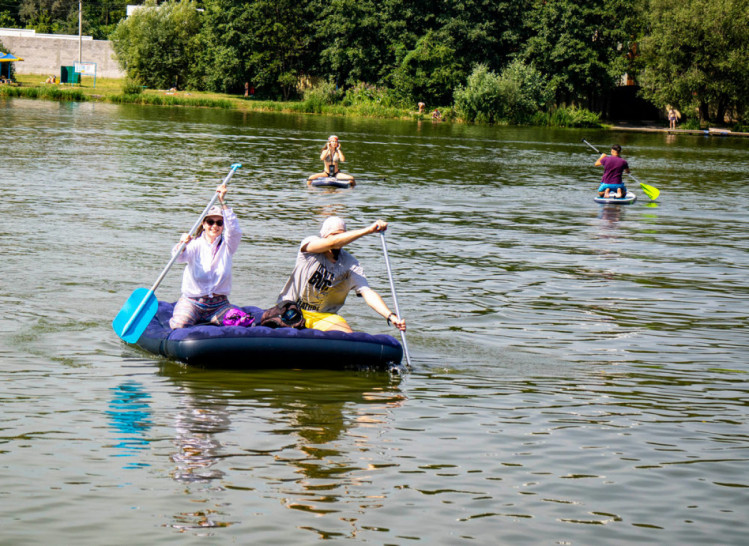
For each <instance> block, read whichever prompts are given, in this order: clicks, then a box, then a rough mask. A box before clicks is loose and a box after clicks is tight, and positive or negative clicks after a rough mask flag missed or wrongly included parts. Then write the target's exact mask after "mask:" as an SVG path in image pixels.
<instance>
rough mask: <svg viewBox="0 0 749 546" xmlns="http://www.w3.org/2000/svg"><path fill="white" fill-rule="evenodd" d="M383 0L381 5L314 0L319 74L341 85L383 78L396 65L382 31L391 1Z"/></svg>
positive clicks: (357, 0) (367, 0)
mask: <svg viewBox="0 0 749 546" xmlns="http://www.w3.org/2000/svg"><path fill="white" fill-rule="evenodd" d="M384 3H385V4H386V5H385V6H383V7H382V8H381V7H380V5H379V3H378V2H377V1H376V0H314V1H313V2H312V4H311V10H312V11H311V15H312V17H313V20H314V23H313V25H314V27H313V28H315V29H317V30H316V33H315V34H316V41H317V44H318V46H317V47H318V51H319V53H317V55H318V57H319V58H318V61H317V63H316V70H315V73H316V74H317V75H319V76H320V77H322V78H324V79H327V80H332V81H333V82H334V83H336V84H337V85H339V86H346V85H354V84H356V83H357V82H360V81H362V82H367V83H378V82H380V81H381V79H382V77H383V76H384V75H385V74H386V73H387V72H388V71H389V69H391V68H392V66H393V55H392V52H389V51H388V50H389V43H388V39H387V38H386V37H385V36H384V34H383V30H384V29H385V26H386V25H385V22H386V20H387V15H388V12H389V10H390V9H392V2H384ZM391 30H392V29H391ZM386 67H387V68H386Z"/></svg>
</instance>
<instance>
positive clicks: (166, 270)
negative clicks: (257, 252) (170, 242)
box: [151, 163, 242, 293]
mask: <svg viewBox="0 0 749 546" xmlns="http://www.w3.org/2000/svg"><path fill="white" fill-rule="evenodd" d="M241 168H242V164H241V163H234V164H233V165H232V166H231V170H230V171H229V174H227V175H226V178H224V181H223V182H222V184H223V185H226V184H228V183H229V180H231V177H232V176H234V173H235V172H236V171H237V169H241ZM216 199H218V194H217V193H214V194H213V198H212V199H211V200H210V201H209V203H208V205H206V207H205V208H204V209H203V212H201V213H200V217H199V218H198V219H197V221H196V222H195V224H193V226H192V228H191V229H190V231H189V233H190V236H191V237H192V235H193V234H194V233H195V232H196V231H197V230H198V227H200V224H202V223H203V218H205V215H206V214H208V211H209V210H211V207H212V206H213V204H214V203H215V202H216ZM186 246H187V243H182V244H180V245H179V248H178V249H177V252H175V254H174V256H172V259H171V260H169V263H168V264H166V267H165V268H164V270H163V271H162V272H161V275H159V278H158V279H156V282H155V283H153V286H152V287H151V292H152V293H153V292H156V289H157V288H158V287H159V285H160V284H161V281H163V280H164V277H166V274H167V273H169V270H170V269H171V268H172V266H173V265H174V262H176V261H177V258H179V255H180V254H182V251H183V250H184V249H185V247H186Z"/></svg>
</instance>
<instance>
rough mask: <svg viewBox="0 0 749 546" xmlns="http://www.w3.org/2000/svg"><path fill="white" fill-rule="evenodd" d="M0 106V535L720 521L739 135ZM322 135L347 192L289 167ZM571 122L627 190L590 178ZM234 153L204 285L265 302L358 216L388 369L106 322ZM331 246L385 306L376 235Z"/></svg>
mask: <svg viewBox="0 0 749 546" xmlns="http://www.w3.org/2000/svg"><path fill="white" fill-rule="evenodd" d="M0 113H1V115H2V120H3V131H4V135H3V136H4V138H3V144H4V146H3V160H2V167H1V168H0V182H2V190H1V191H2V201H0V210H2V217H3V222H2V224H1V225H0V243H1V245H2V247H1V248H2V262H1V263H2V265H1V266H0V273H1V275H0V278H1V279H2V281H1V282H2V291H1V293H0V312H1V313H2V318H0V356H1V357H2V359H1V362H2V367H1V369H0V378H1V380H2V383H1V384H0V400H2V409H3V415H2V418H0V514H1V515H2V521H3V526H2V530H0V543H3V544H14V545H17V544H48V543H52V542H55V543H59V542H61V541H63V542H71V543H72V542H75V543H77V544H97V545H98V544H124V543H130V544H169V543H180V544H184V543H205V541H206V540H209V541H210V543H217V544H218V543H238V544H247V543H256V544H284V545H286V544H313V543H318V542H320V541H323V540H332V541H333V542H334V543H359V542H362V543H370V544H414V543H421V544H456V543H466V544H469V543H470V544H585V545H588V544H625V543H631V544H644V543H650V544H737V545H738V544H745V543H746V540H747V533H748V532H749V526H748V525H747V516H748V515H749V426H748V421H749V388H748V386H747V373H748V372H749V363H748V361H749V358H748V357H749V336H748V335H747V326H748V325H749V283H748V282H747V279H748V278H749V277H748V275H747V269H748V267H749V253H748V252H747V251H748V250H749V242H748V241H749V221H748V220H747V218H748V216H749V215H748V212H749V207H748V205H747V203H748V201H747V199H746V186H747V184H748V183H749V140H746V139H739V138H720V137H699V136H682V135H679V136H667V135H663V134H638V133H615V132H609V131H590V130H589V131H575V130H548V129H535V128H506V127H476V126H463V125H448V124H436V125H433V124H432V123H431V122H429V123H422V124H420V123H416V122H397V121H373V120H350V119H343V118H327V117H319V116H296V115H276V114H273V115H272V114H255V113H250V114H245V113H239V112H231V111H228V112H227V111H218V110H209V109H179V108H173V109H166V108H157V107H137V106H117V105H109V104H77V103H56V102H45V101H28V100H20V99H12V100H2V99H0ZM331 133H335V134H337V135H338V136H339V137H340V139H341V147H342V149H343V151H344V152H345V154H346V158H347V160H348V162H347V163H345V164H343V170H344V171H345V172H350V173H352V174H354V175H356V176H357V177H359V180H360V181H359V184H358V185H357V187H356V188H355V189H353V190H345V191H344V190H336V191H329V190H319V189H309V188H308V187H307V186H306V184H305V182H304V179H305V178H306V176H307V175H309V174H310V173H313V172H317V171H319V170H320V168H321V163H320V161H319V151H320V148H321V147H322V145H323V144H324V142H325V139H326V138H327V136H328V135H329V134H331ZM583 137H585V138H587V139H588V140H589V141H590V142H592V143H594V144H596V145H597V146H599V147H600V148H601V149H608V147H609V146H610V145H611V144H612V143H613V142H618V143H620V144H621V145H622V146H623V148H624V151H623V154H624V156H625V157H626V158H627V159H628V160H629V161H630V165H631V167H632V170H633V174H635V175H636V176H637V178H638V179H639V180H640V181H642V182H645V183H647V184H650V185H652V186H655V187H657V188H659V189H660V190H661V197H660V199H659V200H658V202H657V203H650V202H649V200H648V199H647V198H646V197H645V195H644V194H643V193H642V192H641V191H640V190H639V187H638V185H637V184H636V183H634V182H630V188H631V189H633V190H634V191H635V192H636V193H637V194H638V198H639V199H638V201H637V202H636V203H635V204H634V205H632V206H628V207H618V206H606V207H604V206H601V205H597V204H595V203H594V202H593V195H594V190H595V188H596V187H597V184H598V181H599V180H600V175H601V171H600V169H596V168H594V167H593V163H594V162H595V159H596V155H595V154H594V153H592V151H591V150H590V149H589V148H587V147H586V146H585V145H584V144H582V142H581V139H582V138H583ZM234 162H239V163H242V164H243V165H244V167H243V168H242V169H241V170H239V171H238V172H237V174H236V175H235V177H234V179H233V180H232V182H231V184H230V191H229V194H228V201H229V202H230V203H231V204H232V205H233V206H234V208H235V210H236V211H237V213H238V215H239V216H240V220H241V223H242V227H243V229H244V237H243V242H242V245H241V247H240V249H239V251H238V253H237V255H236V256H235V260H234V262H235V266H234V288H233V292H232V298H231V299H232V301H233V302H234V303H238V304H241V305H257V306H261V307H268V306H270V305H272V304H273V303H274V300H275V296H276V294H277V293H278V291H279V290H280V288H281V286H282V285H283V283H284V281H285V279H286V276H287V275H288V273H289V272H290V270H291V267H292V265H293V262H294V259H295V254H296V248H297V245H298V244H299V241H300V240H301V239H302V238H304V237H305V236H307V235H310V234H313V233H315V232H316V231H317V230H318V229H319V225H320V222H321V221H322V219H323V218H324V217H325V216H326V215H330V214H333V213H335V214H339V215H341V216H344V217H345V218H346V219H347V220H348V222H349V226H350V227H361V226H364V225H366V224H368V223H370V222H372V221H374V220H375V219H377V218H383V219H386V220H388V221H389V222H390V227H389V229H388V232H387V240H388V251H389V256H390V262H391V265H392V269H393V274H394V277H395V284H396V287H397V290H398V299H399V303H400V307H401V311H402V313H403V315H404V316H405V317H406V319H407V320H408V325H409V330H408V334H407V336H408V342H409V349H410V352H411V357H412V361H413V370H412V371H410V372H409V373H405V374H403V375H400V376H399V375H391V374H387V373H354V372H341V373H338V372H330V371H312V372H300V371H286V370H267V371H257V372H221V371H206V370H200V369H189V368H186V367H184V366H181V365H179V364H176V363H173V362H168V361H164V360H159V359H156V358H153V357H151V356H150V355H148V354H146V353H144V352H141V351H139V350H137V349H134V348H131V347H129V346H127V345H125V344H123V343H122V342H121V341H120V340H119V338H118V337H117V336H116V335H115V334H114V332H113V331H112V328H111V326H110V324H111V320H112V318H113V317H114V315H115V314H116V313H117V311H118V310H119V309H120V307H121V306H122V304H123V303H124V302H125V300H126V299H127V298H128V296H129V295H130V293H131V292H132V291H133V290H134V289H135V288H137V287H142V286H144V287H150V286H151V284H153V282H154V280H155V279H156V277H157V276H158V274H159V273H160V272H161V270H162V269H163V268H164V266H165V265H166V263H167V262H168V260H169V251H170V248H171V247H172V245H173V244H174V243H175V242H177V240H178V239H179V236H180V234H181V233H182V232H184V231H187V230H188V229H189V228H190V226H191V225H192V224H193V222H194V221H195V219H196V218H197V215H198V214H199V213H200V211H201V210H202V208H203V207H204V206H205V204H206V203H207V202H208V200H209V199H210V198H211V197H212V194H213V193H212V192H213V191H214V189H215V187H216V185H217V184H218V183H219V182H220V181H221V179H223V177H224V176H225V175H226V174H227V173H228V171H229V167H230V165H231V164H232V163H234ZM350 249H351V250H352V252H353V253H354V254H355V255H356V256H357V257H358V258H359V260H360V261H361V262H362V264H363V265H364V267H365V269H366V271H367V276H368V278H369V281H370V285H371V286H372V287H373V288H375V289H376V290H378V291H379V292H380V293H381V294H382V295H383V297H385V299H386V301H388V302H391V301H392V300H391V297H390V290H389V284H388V281H387V270H386V267H385V264H384V260H383V257H382V248H381V246H380V241H379V238H378V237H377V236H368V237H365V238H362V239H360V240H359V241H357V242H355V243H354V244H352V245H351V247H350ZM180 280H181V269H180V268H179V267H175V268H174V269H173V270H172V271H171V272H170V273H169V275H167V278H166V279H165V281H164V282H163V283H162V285H161V286H160V287H159V289H158V291H157V295H158V296H159V297H160V298H161V299H166V300H170V301H174V300H175V299H176V298H177V296H178V293H179V286H180ZM391 305H392V303H391ZM344 315H345V316H346V317H347V318H348V319H349V321H350V323H351V324H352V325H353V326H354V328H356V329H359V330H365V331H368V332H371V333H391V334H393V335H395V331H394V330H392V329H389V328H388V327H387V325H386V324H385V321H384V320H382V319H381V318H380V317H379V316H377V315H375V314H374V313H373V312H372V311H371V310H370V309H369V308H368V307H366V305H365V304H364V303H363V302H362V301H361V300H360V299H359V298H355V297H353V296H352V297H350V298H349V301H348V303H347V305H346V307H345V308H344Z"/></svg>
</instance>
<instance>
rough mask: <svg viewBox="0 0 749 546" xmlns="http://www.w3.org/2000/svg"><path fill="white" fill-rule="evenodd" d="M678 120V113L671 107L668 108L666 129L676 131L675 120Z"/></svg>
mask: <svg viewBox="0 0 749 546" xmlns="http://www.w3.org/2000/svg"><path fill="white" fill-rule="evenodd" d="M677 119H679V113H678V112H677V111H676V109H675V108H673V107H672V106H669V107H668V128H669V129H676V120H677Z"/></svg>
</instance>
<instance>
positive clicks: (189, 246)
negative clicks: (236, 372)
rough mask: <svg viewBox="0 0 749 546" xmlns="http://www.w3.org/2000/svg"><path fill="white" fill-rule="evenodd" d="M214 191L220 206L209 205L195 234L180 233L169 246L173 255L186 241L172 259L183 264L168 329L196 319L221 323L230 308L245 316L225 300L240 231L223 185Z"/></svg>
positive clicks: (185, 325) (229, 289) (194, 322)
mask: <svg viewBox="0 0 749 546" xmlns="http://www.w3.org/2000/svg"><path fill="white" fill-rule="evenodd" d="M216 192H218V200H219V202H220V203H221V206H213V207H211V208H210V210H209V211H208V214H206V216H205V218H203V223H202V224H201V225H200V227H199V228H198V231H197V233H196V234H195V237H191V236H190V234H189V233H184V234H183V235H182V238H181V239H180V242H179V243H178V244H177V245H175V247H174V248H173V249H172V255H174V254H175V253H176V252H177V250H179V246H180V245H181V244H182V243H186V245H185V247H184V249H183V250H182V253H181V254H180V255H179V257H178V258H177V261H176V263H186V264H187V266H186V267H185V272H184V274H183V276H182V295H181V296H180V298H179V300H178V301H177V303H176V304H175V305H174V313H173V315H172V318H171V319H170V320H169V326H170V327H171V328H185V327H187V326H192V325H193V324H197V323H199V322H210V323H212V324H216V325H221V324H224V318H225V316H226V315H228V314H229V311H231V310H232V309H237V310H238V311H239V313H240V314H241V315H245V313H244V312H243V311H241V310H239V309H238V308H237V307H236V306H234V305H231V304H230V303H229V293H230V292H231V266H232V256H233V255H234V253H235V252H236V251H237V248H238V247H239V242H240V240H241V238H242V230H241V229H240V227H239V221H238V220H237V216H236V214H234V212H233V211H232V209H231V208H229V207H228V206H227V205H226V202H225V201H224V197H225V196H226V185H224V184H221V185H219V187H218V188H217V189H216ZM234 314H236V313H234ZM244 322H245V323H242V322H238V324H242V325H244V326H249V323H247V322H248V321H247V320H245V321H244Z"/></svg>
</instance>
